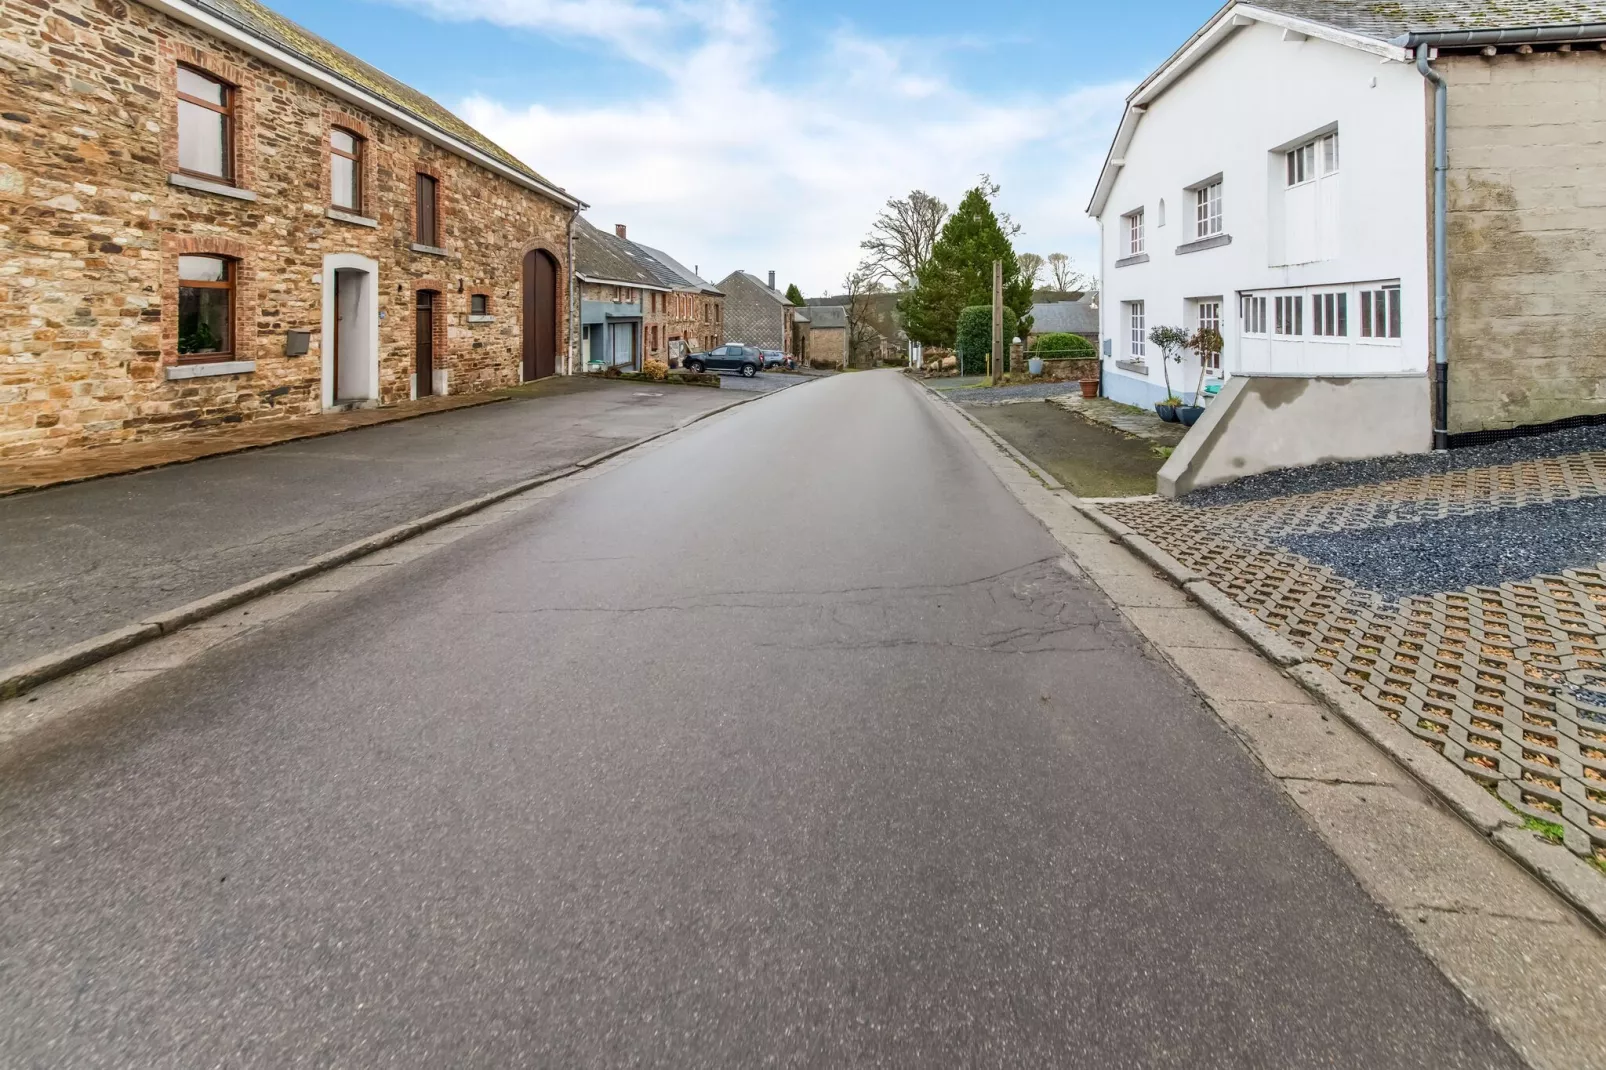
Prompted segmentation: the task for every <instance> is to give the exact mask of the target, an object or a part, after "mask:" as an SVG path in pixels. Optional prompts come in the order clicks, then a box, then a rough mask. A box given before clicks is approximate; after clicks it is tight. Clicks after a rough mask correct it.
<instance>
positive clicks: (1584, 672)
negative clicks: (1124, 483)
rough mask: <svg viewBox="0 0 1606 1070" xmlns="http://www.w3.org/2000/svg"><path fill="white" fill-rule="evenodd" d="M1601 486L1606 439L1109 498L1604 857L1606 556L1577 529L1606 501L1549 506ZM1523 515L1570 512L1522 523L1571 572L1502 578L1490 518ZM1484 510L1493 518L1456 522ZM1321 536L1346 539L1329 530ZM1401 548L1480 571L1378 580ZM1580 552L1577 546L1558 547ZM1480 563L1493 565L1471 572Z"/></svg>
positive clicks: (1477, 773) (1484, 776) (1577, 846)
mask: <svg viewBox="0 0 1606 1070" xmlns="http://www.w3.org/2000/svg"><path fill="white" fill-rule="evenodd" d="M1602 496H1606V451H1601V452H1588V453H1578V454H1572V455H1567V456H1559V457H1543V458H1536V459H1530V460H1523V461H1519V462H1516V463H1511V464H1504V465H1493V466H1486V467H1482V468H1473V469H1461V470H1450V471H1441V472H1437V473H1430V474H1423V475H1413V476H1411V477H1408V478H1403V479H1397V480H1392V481H1386V482H1379V483H1373V484H1368V485H1360V486H1344V487H1338V488H1334V489H1330V490H1321V491H1316V492H1314V493H1307V494H1296V495H1289V496H1286V497H1280V498H1270V499H1263V500H1258V501H1240V502H1232V503H1229V504H1226V505H1219V506H1214V507H1210V506H1205V505H1201V504H1198V499H1194V500H1192V501H1190V500H1188V499H1184V500H1182V501H1163V500H1133V501H1130V502H1112V503H1109V504H1107V505H1105V506H1104V508H1105V510H1106V511H1107V512H1108V513H1109V514H1110V515H1112V516H1115V517H1116V518H1118V519H1120V520H1121V521H1123V522H1125V523H1126V524H1129V525H1131V526H1132V527H1133V528H1134V529H1136V530H1137V531H1139V532H1140V533H1142V534H1143V535H1145V536H1147V537H1148V538H1150V539H1151V540H1153V541H1154V542H1155V543H1157V544H1158V545H1159V546H1161V547H1162V548H1163V549H1165V550H1166V551H1167V552H1168V553H1170V554H1171V555H1172V556H1174V557H1176V558H1177V559H1178V560H1179V561H1181V562H1182V563H1183V564H1184V565H1187V566H1188V567H1190V568H1193V569H1195V570H1197V571H1199V572H1200V573H1202V574H1203V575H1205V576H1207V577H1208V578H1209V579H1210V580H1211V582H1212V583H1214V584H1215V585H1216V586H1217V587H1219V588H1220V589H1221V590H1222V591H1224V592H1225V593H1226V594H1227V595H1229V596H1230V597H1231V598H1232V599H1233V600H1234V601H1236V602H1237V603H1238V604H1240V605H1242V606H1243V607H1244V608H1245V609H1247V610H1249V611H1250V612H1252V613H1254V614H1255V615H1256V616H1257V617H1258V618H1259V619H1261V620H1262V621H1264V622H1266V623H1267V624H1269V625H1270V626H1272V627H1273V628H1274V629H1275V630H1276V631H1277V632H1279V633H1280V634H1281V635H1283V636H1284V637H1286V638H1287V639H1289V640H1291V641H1292V642H1294V643H1295V644H1297V645H1298V646H1300V647H1301V648H1302V649H1303V650H1304V651H1305V652H1306V653H1308V654H1309V655H1311V656H1312V657H1313V658H1314V659H1315V660H1316V661H1317V662H1319V663H1321V664H1322V665H1323V666H1325V667H1326V668H1327V669H1328V670H1330V671H1331V672H1333V673H1334V674H1335V675H1337V676H1339V677H1340V678H1341V679H1343V680H1344V681H1345V682H1346V683H1348V684H1349V685H1350V686H1351V687H1353V688H1354V689H1355V690H1356V691H1357V692H1358V693H1360V694H1361V695H1362V696H1364V697H1365V698H1367V699H1368V700H1370V701H1371V702H1373V703H1375V704H1376V705H1377V706H1378V707H1379V708H1381V709H1382V710H1384V711H1385V712H1387V713H1388V714H1389V716H1391V717H1393V718H1395V719H1396V720H1398V721H1399V722H1400V724H1402V725H1403V726H1404V727H1406V728H1407V729H1409V730H1410V731H1411V732H1412V733H1413V734H1415V735H1416V736H1417V737H1418V738H1420V739H1421V740H1422V741H1423V742H1424V743H1426V744H1427V745H1429V746H1432V747H1434V748H1435V749H1437V750H1438V751H1439V752H1440V753H1442V754H1444V755H1445V756H1446V757H1447V758H1449V759H1450V760H1451V761H1453V762H1455V763H1456V765H1458V766H1459V767H1460V768H1461V769H1462V770H1463V771H1465V772H1466V773H1467V774H1468V775H1469V776H1471V777H1474V778H1475V779H1476V780H1477V781H1478V782H1479V783H1481V784H1484V785H1486V786H1487V787H1489V788H1492V789H1493V790H1495V791H1496V792H1497V793H1498V795H1499V796H1500V798H1502V799H1503V800H1505V801H1506V802H1507V803H1509V804H1510V805H1511V806H1513V807H1515V808H1516V809H1517V810H1519V811H1521V812H1522V813H1525V814H1527V815H1529V816H1531V817H1534V818H1538V819H1540V820H1542V821H1545V822H1550V823H1552V824H1553V825H1560V826H1561V828H1562V832H1563V836H1564V839H1565V842H1566V844H1567V846H1568V847H1569V848H1570V849H1572V850H1573V851H1574V852H1575V853H1577V854H1579V855H1581V856H1585V857H1592V858H1593V859H1594V860H1595V861H1596V862H1597V863H1598V864H1600V865H1602V866H1603V867H1606V553H1602V552H1601V551H1600V550H1599V545H1600V544H1599V542H1598V541H1596V542H1590V540H1588V539H1585V540H1583V542H1582V543H1580V541H1579V540H1576V539H1569V538H1568V536H1570V535H1572V534H1575V533H1576V532H1575V531H1573V530H1572V529H1571V528H1570V527H1569V526H1568V525H1573V526H1576V524H1578V523H1590V524H1593V521H1594V520H1595V519H1598V513H1597V512H1595V510H1594V509H1593V506H1594V505H1595V504H1596V503H1594V502H1590V503H1588V504H1589V506H1590V507H1591V508H1589V509H1588V510H1587V511H1586V515H1587V517H1588V518H1590V519H1587V520H1586V519H1585V518H1583V517H1569V516H1567V515H1565V513H1564V512H1558V510H1557V509H1556V508H1554V507H1551V506H1547V505H1546V504H1545V503H1565V502H1570V501H1576V500H1578V499H1585V498H1601V497H1602ZM1206 500H1208V499H1206ZM1574 511H1577V510H1574ZM1496 514H1498V515H1496ZM1515 514H1530V515H1532V516H1534V517H1537V518H1541V519H1544V520H1547V521H1556V522H1557V523H1556V524H1549V525H1548V527H1549V528H1550V529H1551V530H1548V531H1547V530H1546V528H1547V525H1546V524H1543V523H1541V524H1536V525H1533V526H1532V528H1533V530H1532V531H1531V532H1528V533H1527V534H1523V535H1522V536H1521V537H1522V538H1524V539H1525V540H1531V541H1534V542H1536V543H1544V542H1546V540H1549V543H1548V544H1547V545H1548V546H1549V549H1546V550H1544V552H1542V553H1540V555H1539V557H1538V558H1537V559H1542V560H1546V561H1548V562H1550V563H1551V564H1552V565H1554V566H1556V567H1554V568H1552V569H1551V570H1550V571H1546V572H1543V573H1542V574H1539V575H1532V576H1527V577H1521V578H1512V577H1510V576H1503V575H1500V574H1499V573H1500V571H1501V568H1502V561H1501V560H1499V559H1496V557H1497V556H1498V555H1495V556H1491V555H1488V554H1487V553H1486V552H1483V551H1482V550H1480V548H1479V546H1478V545H1477V540H1478V533H1479V531H1480V527H1482V528H1488V527H1493V526H1496V525H1499V524H1503V523H1505V522H1507V521H1508V520H1510V519H1512V518H1513V516H1514V515H1515ZM1476 517H1486V518H1487V519H1488V521H1489V523H1488V524H1486V525H1478V524H1476V523H1470V524H1469V523H1466V522H1465V521H1455V522H1445V521H1446V520H1447V518H1476ZM1557 524H1559V525H1560V526H1561V528H1562V529H1564V530H1561V532H1560V534H1561V536H1562V537H1560V538H1557V537H1555V536H1556V528H1557ZM1522 530H1524V529H1522V528H1521V527H1520V526H1519V527H1518V531H1522ZM1323 533H1344V535H1345V538H1344V540H1342V541H1340V540H1338V539H1332V538H1329V539H1327V540H1326V541H1325V542H1324V541H1322V540H1323ZM1513 537H1514V538H1515V537H1517V536H1516V535H1515V534H1514V536H1513ZM1555 547H1562V548H1563V549H1562V550H1560V551H1558V550H1556V549H1555ZM1569 547H1570V549H1567V548H1569ZM1296 548H1303V549H1305V550H1307V551H1308V552H1309V553H1310V554H1312V555H1314V556H1320V557H1321V558H1322V560H1321V561H1318V560H1313V557H1312V556H1307V554H1305V553H1300V552H1296ZM1542 549H1544V548H1543V547H1542ZM1390 553H1393V554H1394V555H1395V556H1397V557H1399V558H1402V559H1408V558H1420V559H1422V560H1423V561H1424V562H1426V564H1424V565H1423V566H1422V567H1421V568H1419V569H1418V570H1417V572H1418V573H1420V574H1431V563H1432V561H1434V560H1438V561H1443V562H1445V563H1446V565H1445V568H1444V570H1443V572H1442V573H1441V574H1442V575H1452V576H1456V577H1457V578H1458V579H1467V578H1469V575H1470V578H1471V580H1472V582H1469V583H1468V584H1467V585H1466V586H1464V587H1461V588H1459V589H1455V590H1437V591H1426V592H1415V593H1405V594H1402V593H1400V592H1398V591H1389V590H1380V589H1378V588H1379V587H1380V586H1381V587H1387V586H1388V583H1386V582H1380V580H1379V577H1380V572H1379V570H1378V569H1377V567H1376V565H1375V564H1374V562H1375V561H1376V560H1377V559H1378V558H1380V557H1385V558H1386V557H1387V556H1388V555H1389V554H1390ZM1480 553H1482V557H1480V556H1479V555H1480ZM1567 553H1571V554H1572V555H1573V558H1574V559H1573V560H1571V561H1565V560H1557V559H1556V557H1557V554H1560V555H1561V556H1563V557H1565V555H1566V554H1567ZM1472 559H1478V560H1480V561H1482V562H1483V563H1482V564H1481V565H1476V566H1469V567H1470V573H1469V571H1468V569H1466V568H1461V567H1460V566H1462V565H1463V564H1465V561H1467V560H1472ZM1563 565H1565V566H1566V567H1561V566H1563ZM1480 569H1482V570H1483V572H1484V573H1485V574H1481V575H1479V574H1477V573H1478V572H1479V570H1480ZM1446 585H1448V584H1446Z"/></svg>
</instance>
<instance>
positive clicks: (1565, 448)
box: [977, 384, 1606, 508]
mask: <svg viewBox="0 0 1606 1070" xmlns="http://www.w3.org/2000/svg"><path fill="white" fill-rule="evenodd" d="M1073 385H1074V384H1073ZM977 393H980V391H977ZM1595 451H1606V426H1601V427H1575V428H1571V429H1569V430H1566V431H1557V432H1554V433H1552V434H1548V435H1534V436H1532V437H1530V438H1513V439H1507V440H1506V441H1504V442H1492V443H1490V444H1489V445H1487V446H1469V447H1467V448H1465V449H1458V450H1451V451H1450V452H1448V453H1417V454H1411V455H1409V456H1403V457H1379V458H1375V459H1373V460H1369V461H1346V462H1343V463H1341V464H1318V465H1311V466H1309V467H1306V468H1287V469H1283V470H1281V471H1276V472H1266V473H1264V474H1262V475H1258V476H1249V477H1248V478H1246V479H1240V480H1237V481H1236V482H1233V483H1228V484H1225V485H1224V486H1219V487H1206V488H1204V489H1203V490H1196V491H1194V492H1193V493H1192V494H1189V495H1187V496H1186V497H1184V498H1183V499H1182V501H1183V502H1184V503H1185V504H1187V505H1192V506H1200V507H1203V508H1209V507H1212V506H1218V505H1236V504H1238V503H1240V502H1256V501H1264V500H1266V499H1267V498H1283V497H1287V496H1289V495H1293V494H1314V493H1316V492H1318V491H1324V490H1337V489H1339V488H1340V487H1358V486H1362V485H1364V484H1367V483H1382V482H1386V481H1388V480H1393V479H1406V478H1409V477H1411V476H1421V475H1430V474H1432V473H1435V472H1455V471H1461V470H1463V469H1467V468H1485V467H1490V466H1494V465H1502V464H1514V463H1516V462H1518V461H1530V460H1535V459H1538V458H1541V457H1560V456H1564V455H1566V454H1569V453H1589V452H1595Z"/></svg>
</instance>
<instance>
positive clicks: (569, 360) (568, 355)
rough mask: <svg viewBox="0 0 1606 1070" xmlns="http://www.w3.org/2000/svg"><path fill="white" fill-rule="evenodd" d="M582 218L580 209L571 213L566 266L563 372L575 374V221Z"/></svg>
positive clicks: (577, 330)
mask: <svg viewBox="0 0 1606 1070" xmlns="http://www.w3.org/2000/svg"><path fill="white" fill-rule="evenodd" d="M579 218H580V209H578V208H576V209H575V210H574V211H572V212H570V213H569V261H568V263H567V264H566V265H564V266H565V268H566V270H567V271H568V278H566V279H564V280H563V281H564V283H565V284H566V285H567V286H568V293H569V344H568V345H566V346H564V347H563V374H564V375H573V374H574V365H575V355H576V353H577V352H578V349H579V345H580V287H578V286H576V285H575V282H574V221H575V220H577V219H579Z"/></svg>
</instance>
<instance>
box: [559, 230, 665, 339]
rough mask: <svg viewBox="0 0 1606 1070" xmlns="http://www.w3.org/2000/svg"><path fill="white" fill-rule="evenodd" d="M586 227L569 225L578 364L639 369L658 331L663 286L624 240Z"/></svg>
mask: <svg viewBox="0 0 1606 1070" xmlns="http://www.w3.org/2000/svg"><path fill="white" fill-rule="evenodd" d="M624 229H625V228H624V227H617V228H615V233H613V234H608V233H606V232H605V231H602V230H599V229H598V228H596V227H594V226H592V225H591V223H590V221H588V220H587V219H586V218H585V217H584V216H581V217H580V218H579V219H578V220H576V221H575V225H574V277H575V281H576V283H577V285H578V289H579V291H580V366H581V367H582V368H595V367H607V366H609V365H612V366H614V367H620V368H630V369H634V370H640V368H641V365H642V362H643V361H644V360H645V359H646V358H647V357H649V356H651V355H653V352H654V347H655V346H656V344H657V338H656V335H657V334H658V333H659V331H661V330H662V323H663V315H664V314H663V308H664V306H665V301H664V298H665V297H666V296H668V294H669V287H668V286H666V285H665V284H664V283H663V282H662V281H661V280H660V278H659V272H658V270H656V269H657V266H658V265H656V264H654V263H653V262H652V261H651V260H650V259H648V258H647V257H646V256H645V255H644V254H642V253H640V252H638V251H637V250H636V249H635V248H634V246H633V244H632V243H631V242H629V241H628V240H626V239H625V236H624Z"/></svg>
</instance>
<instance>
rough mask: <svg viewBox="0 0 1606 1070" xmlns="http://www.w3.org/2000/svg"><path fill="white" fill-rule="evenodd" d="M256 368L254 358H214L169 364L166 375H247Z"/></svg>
mask: <svg viewBox="0 0 1606 1070" xmlns="http://www.w3.org/2000/svg"><path fill="white" fill-rule="evenodd" d="M256 370H257V362H256V361H254V360H214V361H203V362H201V363H197V364H169V365H168V366H167V371H166V375H167V378H168V379H169V380H173V379H205V378H207V377H208V376H213V375H249V374H250V373H251V372H254V371H256Z"/></svg>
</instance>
